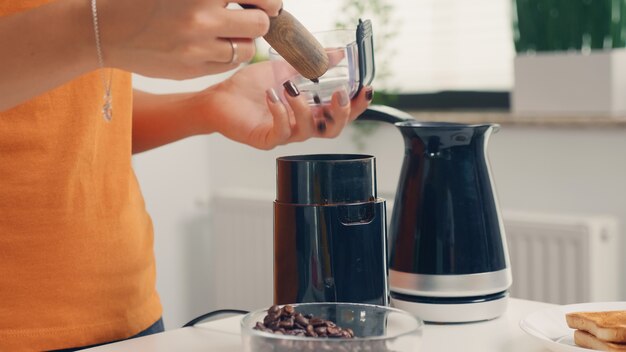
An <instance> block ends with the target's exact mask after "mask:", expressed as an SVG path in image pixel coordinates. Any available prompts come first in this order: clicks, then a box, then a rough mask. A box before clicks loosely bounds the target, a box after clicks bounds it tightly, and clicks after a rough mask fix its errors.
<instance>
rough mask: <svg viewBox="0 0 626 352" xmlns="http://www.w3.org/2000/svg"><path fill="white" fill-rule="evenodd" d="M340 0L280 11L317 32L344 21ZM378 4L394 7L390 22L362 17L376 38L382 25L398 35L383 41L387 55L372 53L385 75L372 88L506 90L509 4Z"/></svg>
mask: <svg viewBox="0 0 626 352" xmlns="http://www.w3.org/2000/svg"><path fill="white" fill-rule="evenodd" d="M345 1H347V0H317V1H306V2H305V1H301V0H285V1H284V8H285V9H287V10H288V11H289V12H291V13H292V14H293V15H294V16H295V17H296V18H298V19H299V20H300V21H301V22H302V23H303V24H304V25H305V26H306V27H307V28H309V30H311V31H320V30H326V29H332V28H334V23H335V22H336V21H337V20H345V17H342V14H341V13H340V11H339V10H340V8H341V6H342V5H343V4H344V2H345ZM380 1H387V3H388V4H390V5H392V6H393V9H394V10H393V14H392V17H393V21H390V22H389V23H377V18H376V16H375V15H373V14H368V13H364V15H363V17H364V18H369V19H371V20H372V22H373V25H374V33H375V34H376V33H377V29H378V31H385V30H387V31H388V30H389V27H384V26H397V34H396V35H395V37H394V38H393V40H390V41H389V43H384V45H383V47H384V48H387V49H386V50H387V53H386V52H382V51H378V50H376V49H375V50H376V51H375V54H376V60H377V62H376V64H377V66H378V67H381V65H384V66H385V67H387V68H388V69H389V73H390V75H389V77H388V78H386V79H384V82H380V81H378V80H377V81H375V84H376V86H377V87H380V86H381V85H382V86H383V87H384V88H387V89H391V90H394V91H397V92H399V93H404V94H416V93H428V92H437V91H444V90H445V91H449V90H452V91H509V90H510V89H511V87H512V83H513V70H512V66H513V57H514V46H513V36H512V25H511V16H510V11H511V2H510V0H472V1H467V0H380ZM367 2H368V1H364V3H367ZM355 25H356V24H355ZM376 47H378V46H377V44H376V43H375V48H376ZM392 52H393V53H392ZM389 53H392V54H391V55H387V54H389Z"/></svg>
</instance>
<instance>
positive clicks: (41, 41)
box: [0, 0, 98, 111]
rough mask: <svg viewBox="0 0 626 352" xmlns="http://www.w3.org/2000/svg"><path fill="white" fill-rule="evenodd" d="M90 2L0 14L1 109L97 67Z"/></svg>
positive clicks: (68, 0) (72, 0) (67, 1)
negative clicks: (6, 14)
mask: <svg viewBox="0 0 626 352" xmlns="http://www.w3.org/2000/svg"><path fill="white" fill-rule="evenodd" d="M92 25H93V24H92V17H91V9H90V5H89V1H86V0H59V1H54V2H51V3H49V4H47V5H44V6H41V7H38V8H35V9H32V10H28V11H24V12H21V13H17V14H13V15H9V16H2V17H0V111H4V110H8V109H10V108H12V107H14V106H16V105H18V104H20V103H23V102H25V101H27V100H29V99H31V98H34V97H36V96H38V95H40V94H42V93H43V92H45V91H48V90H50V89H53V88H55V87H57V86H59V85H61V84H63V83H65V82H68V81H70V80H71V79H73V78H75V77H77V76H79V75H81V74H84V73H86V72H89V71H91V70H94V69H96V68H97V67H98V61H97V55H96V49H95V37H94V32H93V27H92Z"/></svg>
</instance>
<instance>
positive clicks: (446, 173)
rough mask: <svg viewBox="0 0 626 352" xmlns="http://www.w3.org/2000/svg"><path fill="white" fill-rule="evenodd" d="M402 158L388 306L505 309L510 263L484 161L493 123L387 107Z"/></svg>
mask: <svg viewBox="0 0 626 352" xmlns="http://www.w3.org/2000/svg"><path fill="white" fill-rule="evenodd" d="M359 119H360V120H375V121H383V122H388V123H393V124H394V125H395V126H396V127H397V128H398V129H399V130H400V132H401V133H402V136H403V137H404V144H405V148H404V161H403V164H402V171H401V174H400V179H399V181H398V188H397V191H396V197H395V201H394V204H393V214H392V219H391V224H390V227H389V246H390V249H391V254H390V258H389V269H390V270H389V286H390V290H391V304H392V305H393V306H395V307H397V308H400V309H404V310H406V311H409V312H412V313H414V314H416V315H417V316H418V317H420V318H422V319H423V320H425V321H428V322H443V323H458V322H470V321H479V320H488V319H492V318H495V317H498V316H499V315H501V314H502V313H503V312H504V310H505V309H506V303H507V296H508V294H507V290H508V288H509V287H510V285H511V282H512V279H511V269H510V264H509V257H508V251H507V246H506V240H505V236H504V226H503V223H502V218H501V216H500V210H499V207H498V203H497V197H496V194H495V187H494V183H493V178H492V176H491V170H490V167H489V162H488V159H487V143H488V140H489V137H490V136H491V134H492V133H493V132H494V131H497V128H498V126H497V125H493V124H476V125H468V124H459V123H445V122H419V121H415V120H414V119H413V118H412V117H411V116H410V115H408V114H406V113H404V112H402V111H399V110H396V109H392V108H389V107H380V106H378V107H377V106H372V107H370V109H368V110H367V111H366V112H365V113H364V114H362V115H361V116H360V117H359Z"/></svg>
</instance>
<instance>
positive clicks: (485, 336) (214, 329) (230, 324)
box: [85, 298, 552, 352]
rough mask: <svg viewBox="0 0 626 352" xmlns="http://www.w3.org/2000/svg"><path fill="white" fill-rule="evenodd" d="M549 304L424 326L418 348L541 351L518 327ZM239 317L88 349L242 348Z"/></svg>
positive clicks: (516, 304)
mask: <svg viewBox="0 0 626 352" xmlns="http://www.w3.org/2000/svg"><path fill="white" fill-rule="evenodd" d="M551 306H552V305H550V304H546V303H539V302H532V301H525V300H519V299H514V298H512V299H511V300H510V302H509V308H508V310H507V312H506V313H505V314H504V315H503V316H501V317H500V318H498V319H494V320H491V321H487V322H480V323H470V324H455V325H430V324H428V325H426V327H425V328H424V335H423V345H422V351H424V352H444V351H445V352H450V351H464V352H505V351H506V352H522V351H523V352H545V351H547V350H545V349H543V348H542V347H541V345H540V343H538V342H537V341H535V340H534V339H533V338H532V337H530V336H528V335H526V334H525V333H524V332H523V331H522V330H521V329H520V328H519V326H518V323H519V321H520V319H522V318H524V317H525V316H526V315H528V314H530V313H532V312H534V311H537V310H541V309H545V308H549V307H551ZM240 319H241V317H239V316H235V317H228V318H225V319H219V320H214V321H210V322H207V323H203V324H199V325H196V326H195V327H191V328H184V329H176V330H168V331H166V332H163V333H160V334H155V335H150V336H145V337H140V338H136V339H132V340H128V341H122V342H117V343H114V344H110V345H106V346H102V347H96V348H91V349H88V350H85V351H89V352H136V351H142V352H166V351H167V352H171V351H185V352H195V351H198V352H200V351H202V352H207V351H220V352H240V351H242V344H241V336H240V335H239V320H240Z"/></svg>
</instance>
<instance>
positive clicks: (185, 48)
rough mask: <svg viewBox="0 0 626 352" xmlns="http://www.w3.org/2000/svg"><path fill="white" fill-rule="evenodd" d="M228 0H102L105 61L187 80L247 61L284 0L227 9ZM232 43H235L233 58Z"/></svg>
mask: <svg viewBox="0 0 626 352" xmlns="http://www.w3.org/2000/svg"><path fill="white" fill-rule="evenodd" d="M229 2H232V1H227V0H133V1H118V0H99V1H98V15H99V22H100V23H99V27H100V31H101V40H102V45H103V55H104V62H105V64H106V65H107V66H114V67H117V68H121V69H124V70H126V71H131V72H136V73H139V74H142V75H145V76H150V77H160V78H173V79H185V78H192V77H198V76H204V75H209V74H214V73H219V72H225V71H228V70H231V69H233V68H235V67H237V66H238V65H239V64H240V63H241V62H246V61H249V60H250V59H251V58H252V57H253V56H254V53H255V47H254V42H253V40H254V39H255V38H257V37H261V36H263V35H265V34H266V33H267V30H268V29H269V16H276V15H277V14H278V11H279V10H280V8H281V4H282V2H281V0H245V3H246V4H249V5H255V6H256V7H257V8H258V9H247V10H242V9H227V8H226V6H227V5H228V3H229ZM231 42H232V43H234V44H236V45H237V60H236V62H231V59H232V58H233V47H232V46H231Z"/></svg>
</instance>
